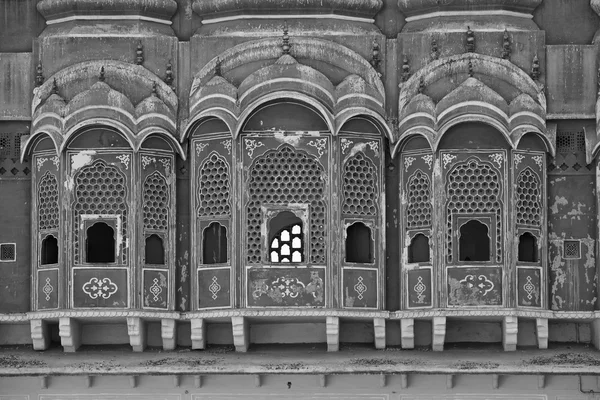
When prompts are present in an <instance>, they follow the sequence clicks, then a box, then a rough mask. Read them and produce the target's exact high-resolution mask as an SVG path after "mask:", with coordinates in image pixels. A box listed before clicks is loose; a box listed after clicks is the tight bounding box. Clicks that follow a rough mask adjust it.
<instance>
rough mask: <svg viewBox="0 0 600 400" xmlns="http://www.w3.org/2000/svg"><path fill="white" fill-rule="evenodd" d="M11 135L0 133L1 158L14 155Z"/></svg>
mask: <svg viewBox="0 0 600 400" xmlns="http://www.w3.org/2000/svg"><path fill="white" fill-rule="evenodd" d="M11 142H12V141H11V135H10V133H0V157H10V156H11V155H12V153H13V151H12V143H11Z"/></svg>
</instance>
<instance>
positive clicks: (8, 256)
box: [0, 243, 17, 261]
mask: <svg viewBox="0 0 600 400" xmlns="http://www.w3.org/2000/svg"><path fill="white" fill-rule="evenodd" d="M16 260H17V246H16V245H15V244H14V243H2V244H0V261H16Z"/></svg>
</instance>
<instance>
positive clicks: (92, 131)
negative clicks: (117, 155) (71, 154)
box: [68, 126, 131, 150]
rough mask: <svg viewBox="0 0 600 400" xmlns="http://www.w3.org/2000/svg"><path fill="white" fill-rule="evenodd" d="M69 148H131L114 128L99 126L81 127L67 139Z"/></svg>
mask: <svg viewBox="0 0 600 400" xmlns="http://www.w3.org/2000/svg"><path fill="white" fill-rule="evenodd" d="M68 147H69V148H70V149H84V150H85V149H97V148H131V145H130V143H129V141H127V139H126V138H125V136H123V135H122V134H121V133H119V132H118V131H117V130H116V129H113V128H110V127H106V126H101V127H89V128H85V129H82V130H81V131H79V132H77V133H76V134H74V135H73V136H72V138H71V140H70V141H69V144H68Z"/></svg>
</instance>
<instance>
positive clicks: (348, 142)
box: [341, 139, 353, 154]
mask: <svg viewBox="0 0 600 400" xmlns="http://www.w3.org/2000/svg"><path fill="white" fill-rule="evenodd" d="M352 143H353V142H352V140H348V139H342V140H341V145H342V154H346V150H348V147H350V146H351V145H352Z"/></svg>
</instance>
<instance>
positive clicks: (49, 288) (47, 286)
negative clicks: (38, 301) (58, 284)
mask: <svg viewBox="0 0 600 400" xmlns="http://www.w3.org/2000/svg"><path fill="white" fill-rule="evenodd" d="M42 291H43V292H44V294H45V295H46V301H50V295H51V294H52V292H54V287H53V286H52V284H51V283H50V278H46V284H45V285H44V287H42Z"/></svg>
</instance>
